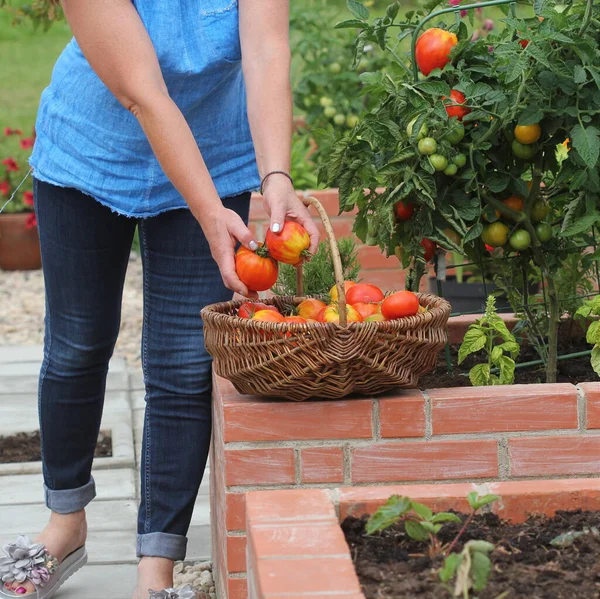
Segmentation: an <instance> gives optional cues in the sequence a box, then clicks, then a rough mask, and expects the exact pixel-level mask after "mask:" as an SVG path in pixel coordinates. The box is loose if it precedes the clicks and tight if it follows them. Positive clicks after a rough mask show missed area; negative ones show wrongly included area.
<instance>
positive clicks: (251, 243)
mask: <svg viewBox="0 0 600 599" xmlns="http://www.w3.org/2000/svg"><path fill="white" fill-rule="evenodd" d="M248 247H249V248H250V249H251V250H252V251H253V252H255V251H256V250H257V249H258V243H256V241H251V242H250V243H249V244H248Z"/></svg>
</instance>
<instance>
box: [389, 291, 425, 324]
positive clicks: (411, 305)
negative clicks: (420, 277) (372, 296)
mask: <svg viewBox="0 0 600 599" xmlns="http://www.w3.org/2000/svg"><path fill="white" fill-rule="evenodd" d="M418 311H419V298H418V297H417V296H416V295H415V294H414V293H413V292H412V291H398V292H396V293H394V294H392V295H389V296H388V297H386V298H385V300H384V301H383V304H381V313H382V314H383V315H384V316H385V318H386V319H387V320H395V319H396V318H406V317H407V316H414V315H415V314H416V313H417V312H418Z"/></svg>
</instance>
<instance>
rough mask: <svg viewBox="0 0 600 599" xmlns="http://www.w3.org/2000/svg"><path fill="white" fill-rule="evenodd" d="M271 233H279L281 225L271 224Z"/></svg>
mask: <svg viewBox="0 0 600 599" xmlns="http://www.w3.org/2000/svg"><path fill="white" fill-rule="evenodd" d="M271 231H273V233H279V231H281V225H280V224H279V223H273V224H272V225H271Z"/></svg>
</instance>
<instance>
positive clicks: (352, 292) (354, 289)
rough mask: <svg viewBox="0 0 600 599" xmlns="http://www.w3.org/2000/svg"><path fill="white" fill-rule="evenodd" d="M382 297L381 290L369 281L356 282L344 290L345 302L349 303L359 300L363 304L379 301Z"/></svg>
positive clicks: (352, 303) (355, 302)
mask: <svg viewBox="0 0 600 599" xmlns="http://www.w3.org/2000/svg"><path fill="white" fill-rule="evenodd" d="M384 297H385V295H384V294H383V291H381V289H379V287H377V286H375V285H371V284H370V283H357V284H356V285H352V286H351V287H350V289H348V291H346V302H347V303H348V304H351V305H354V304H357V303H359V302H362V303H365V304H369V303H376V302H381V301H383V298H384Z"/></svg>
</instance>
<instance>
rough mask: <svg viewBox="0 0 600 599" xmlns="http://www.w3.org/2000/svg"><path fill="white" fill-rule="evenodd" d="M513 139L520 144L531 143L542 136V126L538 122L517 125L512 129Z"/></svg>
mask: <svg viewBox="0 0 600 599" xmlns="http://www.w3.org/2000/svg"><path fill="white" fill-rule="evenodd" d="M514 135H515V139H516V140H517V141H518V142H519V143H522V144H525V145H531V144H534V143H535V142H536V141H538V140H539V139H540V137H541V136H542V128H541V127H540V125H539V123H536V124H535V125H517V126H516V127H515V131H514Z"/></svg>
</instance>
